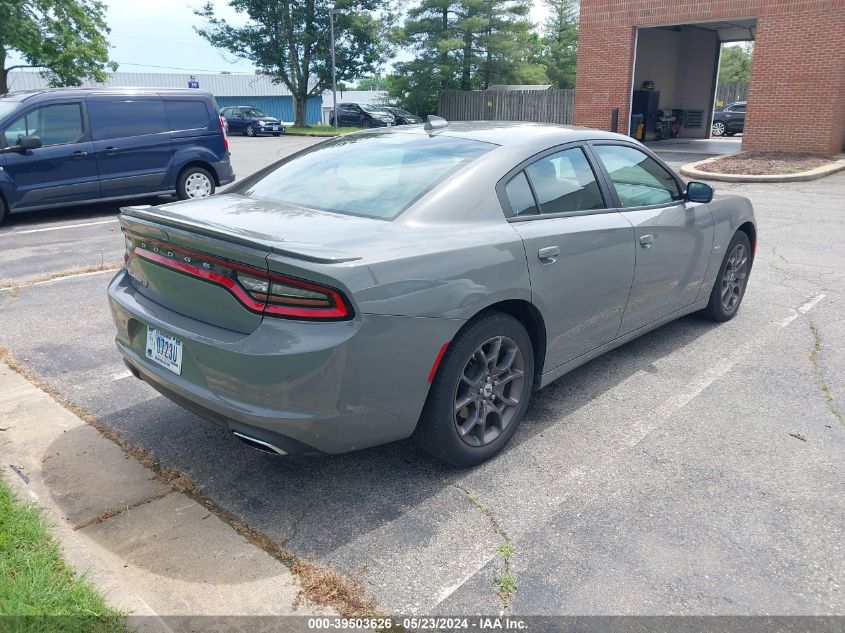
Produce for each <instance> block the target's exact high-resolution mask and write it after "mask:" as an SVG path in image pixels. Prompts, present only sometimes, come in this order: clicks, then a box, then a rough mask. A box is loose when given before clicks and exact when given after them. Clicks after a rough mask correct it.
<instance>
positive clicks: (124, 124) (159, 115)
mask: <svg viewBox="0 0 845 633" xmlns="http://www.w3.org/2000/svg"><path fill="white" fill-rule="evenodd" d="M88 117H89V118H90V120H91V130H92V131H93V133H94V140H95V141H102V140H105V139H110V138H126V137H129V136H143V135H145V134H160V133H161V132H168V131H169V130H168V125H167V117H165V114H164V105H163V104H162V102H161V99H154V98H153V99H137V98H136V99H132V98H125V97H121V98H117V99H108V100H106V99H102V100H101V99H89V100H88Z"/></svg>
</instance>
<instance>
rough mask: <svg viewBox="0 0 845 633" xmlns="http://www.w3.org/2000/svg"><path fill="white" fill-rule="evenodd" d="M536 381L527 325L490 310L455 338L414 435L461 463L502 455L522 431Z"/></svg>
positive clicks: (446, 458) (431, 449)
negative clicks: (515, 436) (501, 451)
mask: <svg viewBox="0 0 845 633" xmlns="http://www.w3.org/2000/svg"><path fill="white" fill-rule="evenodd" d="M533 386H534V350H533V348H532V346H531V339H530V338H529V336H528V333H527V332H526V331H525V328H524V327H523V325H522V324H521V323H520V322H519V321H517V320H516V319H514V318H513V317H511V316H509V315H507V314H502V313H500V312H490V313H489V314H486V315H484V316H482V317H480V318H478V319H476V320H473V321H471V322H470V323H468V324H467V325H466V326H464V328H463V329H462V330H461V331H460V332H458V334H457V335H456V336H455V338H454V339H453V340H452V341H451V342H450V343H449V347H448V348H447V350H446V353H445V354H444V355H443V358H442V360H441V362H440V367H439V368H438V371H437V375H436V376H435V378H434V381H433V382H432V385H431V390H430V392H429V395H428V399H427V400H426V403H425V407H424V408H423V412H422V415H421V417H420V421H419V424H418V425H417V429H416V431H415V432H414V439H415V441H416V442H417V444H418V445H419V446H420V448H422V449H423V450H424V451H426V452H427V453H430V454H431V455H434V456H435V457H438V458H440V459H442V460H444V461H446V462H449V463H450V464H454V465H455V466H473V465H475V464H479V463H481V462H483V461H486V460H488V459H490V458H491V457H493V456H494V455H496V453H498V452H499V451H500V450H502V448H504V446H505V444H507V443H508V441H509V440H510V439H511V437H513V434H514V433H516V429H517V428H518V427H519V424H520V422H522V418H523V417H524V415H525V410H526V409H527V408H528V401H529V399H530V397H531V390H532V388H533Z"/></svg>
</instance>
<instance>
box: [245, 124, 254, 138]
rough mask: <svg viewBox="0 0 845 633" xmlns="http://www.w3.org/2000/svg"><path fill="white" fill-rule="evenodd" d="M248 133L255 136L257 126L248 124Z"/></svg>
mask: <svg viewBox="0 0 845 633" xmlns="http://www.w3.org/2000/svg"><path fill="white" fill-rule="evenodd" d="M246 135H247V136H255V128H254V127H252V126H251V125H247V126H246Z"/></svg>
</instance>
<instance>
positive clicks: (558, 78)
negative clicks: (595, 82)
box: [543, 0, 578, 88]
mask: <svg viewBox="0 0 845 633" xmlns="http://www.w3.org/2000/svg"><path fill="white" fill-rule="evenodd" d="M545 3H546V7H547V8H548V10H549V16H548V18H546V21H545V23H544V24H543V44H544V46H545V51H544V55H543V60H544V62H545V66H546V74H547V75H548V77H549V79H550V80H551V82H552V85H553V86H554V87H555V88H574V87H575V67H576V61H577V57H578V3H577V0H545Z"/></svg>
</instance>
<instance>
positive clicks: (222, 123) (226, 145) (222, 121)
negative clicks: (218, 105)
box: [217, 115, 229, 152]
mask: <svg viewBox="0 0 845 633" xmlns="http://www.w3.org/2000/svg"><path fill="white" fill-rule="evenodd" d="M217 120H218V121H220V131H221V132H222V133H223V148H224V149H225V150H226V151H227V152H228V151H229V139H228V138H226V120H225V119H224V118H223V116H222V115H217Z"/></svg>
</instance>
